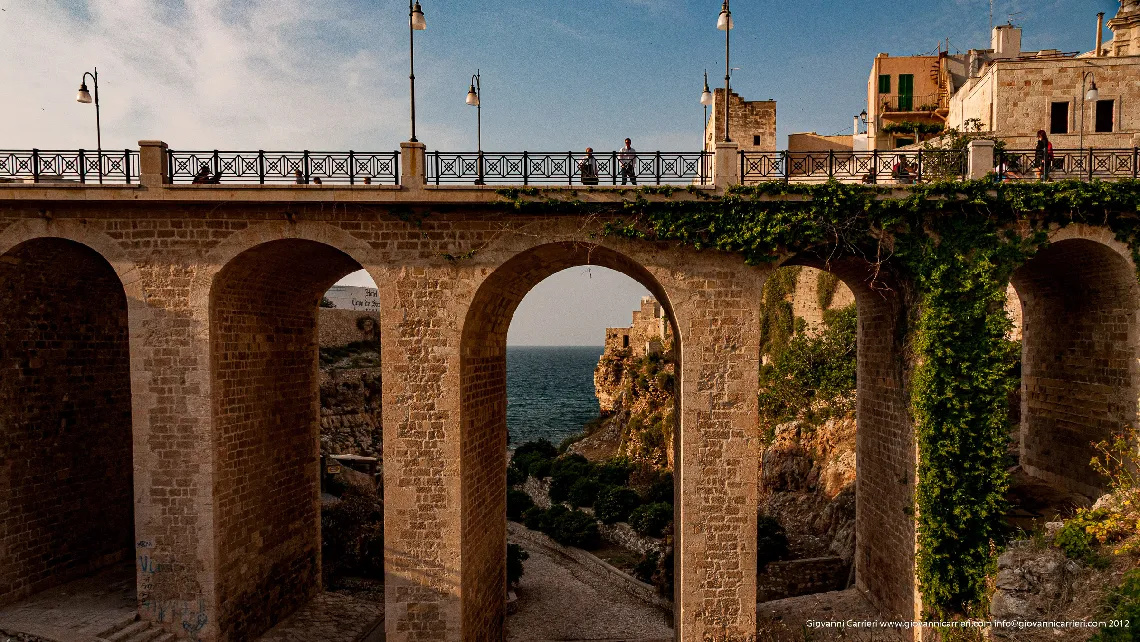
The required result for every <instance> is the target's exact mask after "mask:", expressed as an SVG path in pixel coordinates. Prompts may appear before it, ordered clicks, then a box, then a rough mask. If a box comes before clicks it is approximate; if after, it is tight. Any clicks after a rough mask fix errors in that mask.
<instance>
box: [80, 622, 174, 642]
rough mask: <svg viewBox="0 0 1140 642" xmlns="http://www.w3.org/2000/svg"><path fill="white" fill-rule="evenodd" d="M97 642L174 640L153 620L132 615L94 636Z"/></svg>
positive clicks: (170, 641) (159, 641) (168, 641)
mask: <svg viewBox="0 0 1140 642" xmlns="http://www.w3.org/2000/svg"><path fill="white" fill-rule="evenodd" d="M95 639H96V640H98V642H176V641H177V640H178V638H176V637H175V636H174V634H173V633H171V632H169V631H167V630H165V629H163V628H161V627H159V626H158V625H156V624H155V623H153V622H150V621H147V620H140V619H139V616H138V615H133V616H131V617H129V618H127V619H125V620H123V621H122V622H119V623H118V624H116V625H114V626H112V627H111V628H109V629H107V630H106V631H103V632H102V633H100V634H99V635H98V636H96V638H95Z"/></svg>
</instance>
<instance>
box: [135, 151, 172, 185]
mask: <svg viewBox="0 0 1140 642" xmlns="http://www.w3.org/2000/svg"><path fill="white" fill-rule="evenodd" d="M169 163H170V150H169V149H167V147H166V143H164V142H162V141H161V140H140V141H139V184H141V185H143V186H144V187H158V186H160V185H163V184H166V183H168V182H169V181H168V177H169V176H170V169H169V167H168V166H169ZM128 182H130V181H128Z"/></svg>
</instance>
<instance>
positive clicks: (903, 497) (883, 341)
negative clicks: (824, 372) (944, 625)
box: [781, 252, 918, 619]
mask: <svg viewBox="0 0 1140 642" xmlns="http://www.w3.org/2000/svg"><path fill="white" fill-rule="evenodd" d="M795 265H802V266H805V267H811V268H815V269H818V270H823V271H826V272H830V273H832V274H833V275H835V276H836V277H838V278H839V279H840V281H842V282H843V283H844V284H845V285H846V286H847V287H848V288H849V289H850V290H851V292H852V294H854V296H855V305H856V313H857V316H858V335H857V355H856V368H857V370H856V410H855V416H856V420H855V421H856V431H855V458H856V469H857V475H856V480H855V557H854V560H853V563H854V565H855V587H856V588H858V589H859V590H860V591H861V592H863V594H864V595H866V596H867V597H868V598H869V599H870V600H871V602H872V604H874V606H875V607H877V608H879V609H881V610H882V611H884V612H885V613H888V614H891V615H892V616H897V617H902V618H903V619H911V618H913V617H914V616H915V614H916V613H915V612H916V604H917V601H918V600H917V591H916V586H915V581H914V572H915V571H914V554H915V539H914V538H915V528H914V518H913V510H912V508H913V506H914V487H915V474H916V470H915V469H916V458H915V445H914V422H913V419H912V418H911V416H910V412H909V408H910V399H909V396H908V393H907V390H906V381H905V368H906V364H905V358H904V355H905V351H904V346H903V337H904V334H905V315H906V303H905V301H906V293H905V291H904V287H905V286H904V285H903V283H904V281H903V280H902V279H901V278H898V277H897V276H896V275H895V274H893V273H892V272H891V271H890V270H889V269H888V268H886V267H883V268H882V269H881V270H880V269H877V266H875V265H874V264H872V263H870V262H868V261H867V260H865V259H862V258H859V257H844V258H840V259H832V260H828V259H826V258H822V257H820V256H818V255H816V254H814V253H811V252H804V253H801V254H798V255H795V256H792V257H789V258H787V259H786V260H785V261H783V262H782V263H781V266H795Z"/></svg>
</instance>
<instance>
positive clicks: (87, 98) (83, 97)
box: [75, 67, 103, 185]
mask: <svg viewBox="0 0 1140 642" xmlns="http://www.w3.org/2000/svg"><path fill="white" fill-rule="evenodd" d="M88 76H91V84H93V85H94V86H95V149H96V152H97V157H96V158H97V159H98V162H99V184H100V185H102V184H103V132H102V128H101V127H100V125H99V68H98V67H95V72H94V73H92V72H90V71H85V72H83V76H82V77H81V78H80V79H79V93H78V94H77V95H76V96H75V101H76V102H80V103H83V104H85V105H86V104H90V103H91V92H89V91H87V77H88Z"/></svg>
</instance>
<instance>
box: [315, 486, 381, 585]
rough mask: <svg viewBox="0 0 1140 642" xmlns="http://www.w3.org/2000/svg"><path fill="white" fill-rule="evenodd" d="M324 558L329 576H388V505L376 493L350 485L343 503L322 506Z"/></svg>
mask: <svg viewBox="0 0 1140 642" xmlns="http://www.w3.org/2000/svg"><path fill="white" fill-rule="evenodd" d="M321 556H322V561H323V566H324V571H325V574H326V577H331V576H332V575H334V574H336V573H338V572H340V571H342V570H349V571H352V572H354V573H357V574H361V575H364V576H366V577H383V576H384V504H383V501H382V500H381V499H380V497H379V495H378V494H377V493H376V491H375V490H373V489H371V488H365V487H360V486H354V485H351V484H350V485H347V486H346V487H345V489H344V493H343V495H342V496H341V500H340V501H339V502H335V503H331V504H325V505H322V506H321Z"/></svg>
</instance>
